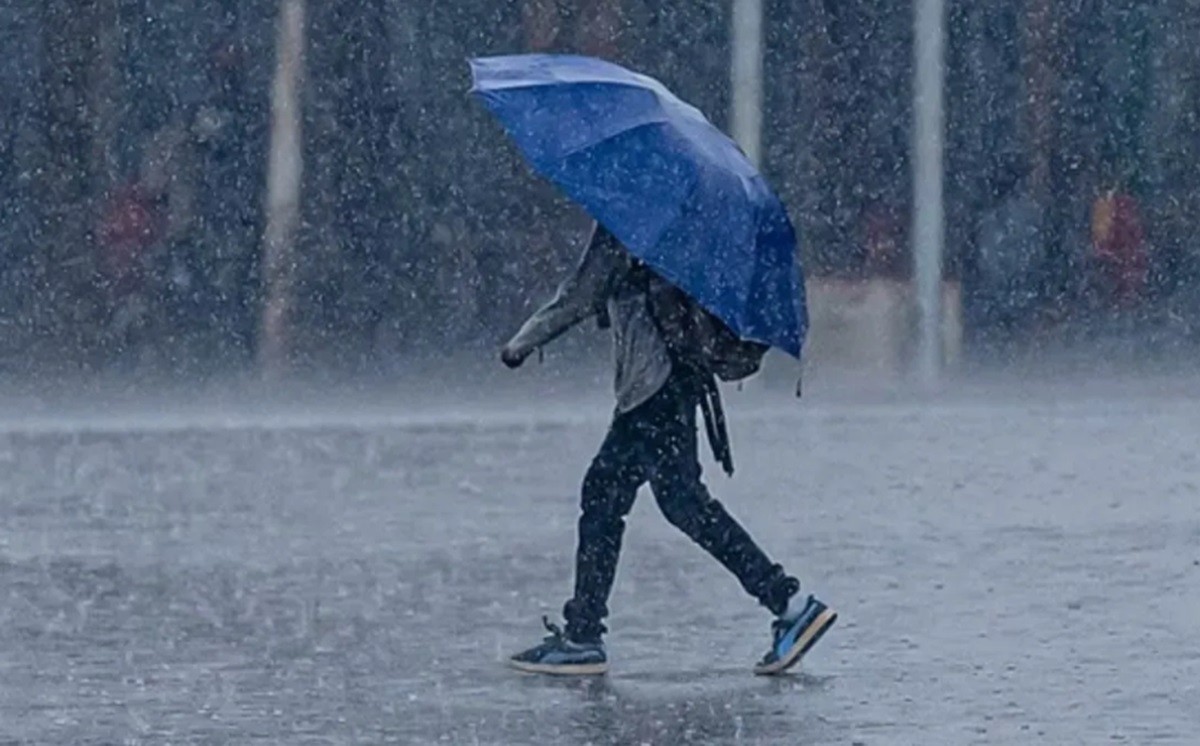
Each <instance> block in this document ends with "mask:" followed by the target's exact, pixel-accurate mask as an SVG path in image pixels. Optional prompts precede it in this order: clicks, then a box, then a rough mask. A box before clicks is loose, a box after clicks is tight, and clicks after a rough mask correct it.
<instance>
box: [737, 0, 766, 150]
mask: <svg viewBox="0 0 1200 746" xmlns="http://www.w3.org/2000/svg"><path fill="white" fill-rule="evenodd" d="M732 26H733V28H732V29H731V31H732V34H731V36H732V48H733V50H732V55H731V57H732V58H731V60H730V62H731V64H730V83H731V85H732V88H733V95H732V102H733V103H732V107H733V112H732V113H733V116H732V130H733V132H732V134H733V139H734V140H736V141H737V142H738V144H739V145H741V146H742V150H744V151H745V152H746V157H747V158H749V159H750V162H751V163H753V164H754V165H755V166H759V165H760V162H761V159H762V105H763V103H762V101H763V83H762V78H763V8H762V0H733V23H732Z"/></svg>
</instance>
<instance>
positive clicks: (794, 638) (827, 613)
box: [754, 596, 837, 676]
mask: <svg viewBox="0 0 1200 746" xmlns="http://www.w3.org/2000/svg"><path fill="white" fill-rule="evenodd" d="M836 621H837V612H836V611H834V610H833V609H830V608H829V607H828V606H826V605H825V604H823V603H821V602H820V601H818V600H817V598H816V596H809V597H808V603H807V604H806V605H805V606H804V611H802V612H800V615H799V616H797V617H796V618H795V619H791V620H787V619H782V618H781V619H776V620H775V621H774V622H773V623H772V624H771V632H772V635H773V640H772V642H771V649H770V650H769V651H768V652H767V654H766V655H765V656H763V659H762V660H761V661H759V663H758V665H756V666H755V667H754V673H756V674H758V675H760V676H769V675H771V674H779V673H783V672H784V671H786V670H788V669H789V668H791V667H792V666H794V665H796V664H797V663H799V662H800V658H802V657H803V656H804V654H805V653H807V652H808V651H809V649H811V648H812V646H813V645H816V644H817V640H820V639H821V635H824V634H825V632H826V631H827V630H828V629H829V628H830V627H832V626H833V623H834V622H836Z"/></svg>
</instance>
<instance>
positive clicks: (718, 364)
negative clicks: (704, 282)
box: [632, 264, 770, 383]
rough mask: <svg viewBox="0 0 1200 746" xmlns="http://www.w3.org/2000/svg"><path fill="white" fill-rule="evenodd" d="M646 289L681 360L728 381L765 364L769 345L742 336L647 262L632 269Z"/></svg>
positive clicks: (746, 375) (656, 316)
mask: <svg viewBox="0 0 1200 746" xmlns="http://www.w3.org/2000/svg"><path fill="white" fill-rule="evenodd" d="M632 272H633V273H635V281H636V282H638V283H639V284H641V286H642V287H643V288H644V289H645V292H646V302H647V305H648V310H649V312H650V316H651V318H652V319H653V320H654V323H655V325H656V326H657V327H658V331H659V333H660V334H661V335H662V337H663V341H664V342H666V345H667V348H668V349H669V350H670V351H671V355H672V356H673V357H674V358H675V359H676V360H678V361H680V362H684V363H687V364H690V365H693V366H695V367H697V368H699V369H700V370H702V371H705V372H709V373H712V374H713V375H715V376H716V377H717V378H719V379H721V380H722V381H725V382H726V383H733V382H736V381H741V380H743V379H746V378H749V377H750V376H752V375H754V374H755V373H757V372H758V371H759V369H760V368H761V367H762V360H763V356H765V355H766V354H767V350H769V349H770V346H769V345H765V344H762V343H760V342H751V341H748V340H745V339H742V338H741V337H739V336H738V335H737V333H735V332H734V331H733V330H732V329H730V328H729V325H728V324H726V323H725V322H724V321H722V320H721V319H720V318H718V317H717V316H716V315H715V314H713V313H711V312H710V311H709V310H708V309H706V308H704V307H703V306H701V305H700V304H699V303H697V302H696V301H695V300H693V299H692V297H691V296H689V295H688V294H687V293H685V292H683V291H682V290H680V289H679V288H677V287H675V286H674V285H672V284H671V283H669V282H667V281H666V280H664V279H662V278H661V277H659V276H658V274H657V273H655V272H653V271H652V270H650V269H649V268H647V267H646V266H645V265H642V264H639V265H636V266H635V267H634V269H633V270H632Z"/></svg>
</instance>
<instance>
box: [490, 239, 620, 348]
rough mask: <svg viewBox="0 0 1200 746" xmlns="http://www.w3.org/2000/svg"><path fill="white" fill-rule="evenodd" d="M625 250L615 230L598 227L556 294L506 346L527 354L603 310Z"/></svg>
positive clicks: (617, 274)
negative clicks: (617, 238) (612, 232)
mask: <svg viewBox="0 0 1200 746" xmlns="http://www.w3.org/2000/svg"><path fill="white" fill-rule="evenodd" d="M622 251H623V249H622V248H621V246H620V244H619V243H618V242H617V240H616V239H615V238H614V237H613V236H612V234H610V233H609V232H608V231H606V230H605V229H604V228H603V227H601V226H596V227H594V228H593V231H592V236H591V238H590V240H589V241H588V244H587V247H586V248H585V249H584V250H583V255H582V256H581V257H580V258H579V263H578V265H577V266H576V267H575V271H574V272H572V273H571V276H570V277H568V278H567V279H566V280H565V281H563V283H562V284H561V285H559V287H558V291H557V292H556V293H555V294H554V298H552V299H551V300H550V302H549V303H547V304H546V305H544V306H542V307H541V308H539V309H538V310H537V311H536V312H535V313H534V314H533V315H532V316H530V317H529V320H528V321H526V322H525V324H524V325H522V327H521V329H520V331H518V332H517V334H516V336H514V337H513V338H512V339H511V340H510V341H509V343H508V344H507V345H506V347H507V348H508V349H509V350H510V351H511V352H513V353H515V354H518V355H527V354H529V353H530V352H532V351H533V350H535V349H537V348H539V347H541V346H543V345H545V344H547V343H548V342H550V341H551V340H553V339H555V338H556V337H558V336H559V335H561V334H562V333H563V332H566V331H567V330H568V329H570V328H571V327H573V326H575V325H576V324H578V323H579V322H581V321H583V320H585V319H587V318H589V317H591V316H593V315H595V314H596V313H597V312H599V311H600V310H601V308H603V306H604V303H605V302H606V301H607V300H608V296H609V295H610V294H611V292H612V286H613V283H614V281H615V279H616V278H617V277H618V276H619V272H620V269H621V266H622V258H623V254H622Z"/></svg>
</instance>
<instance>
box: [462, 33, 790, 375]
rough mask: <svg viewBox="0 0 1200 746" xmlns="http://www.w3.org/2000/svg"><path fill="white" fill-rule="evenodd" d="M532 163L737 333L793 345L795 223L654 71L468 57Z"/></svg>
mask: <svg viewBox="0 0 1200 746" xmlns="http://www.w3.org/2000/svg"><path fill="white" fill-rule="evenodd" d="M470 64H471V72H472V76H473V79H474V86H473V88H472V93H474V94H475V95H476V96H478V97H479V98H480V99H482V101H483V102H484V104H485V105H486V106H487V107H488V109H489V110H490V111H491V112H492V113H493V114H494V115H495V116H496V117H497V118H498V119H499V120H500V122H501V124H502V125H503V126H504V128H505V130H506V131H507V132H508V134H509V136H510V137H512V139H513V140H514V141H515V142H516V144H517V146H518V147H519V148H520V149H521V151H522V153H523V154H524V155H525V157H526V159H527V160H528V161H529V163H530V164H531V165H532V166H533V168H534V169H535V170H536V171H538V172H539V173H541V174H542V175H543V176H545V177H546V178H548V179H550V180H551V181H552V182H554V183H555V184H556V185H557V186H558V187H559V188H560V189H562V190H563V191H564V192H565V193H566V194H567V195H568V196H569V197H571V198H572V199H573V200H575V201H576V202H577V203H579V204H580V205H581V206H582V207H583V208H584V209H586V210H587V211H588V212H589V213H591V215H592V217H594V218H595V219H596V220H598V221H599V222H600V223H602V224H603V225H604V226H605V227H606V228H607V229H608V230H609V231H611V232H612V234H613V235H614V236H616V237H617V238H618V239H619V240H620V241H621V243H623V244H624V245H625V246H626V248H628V249H629V250H630V251H631V252H632V253H633V254H634V255H635V256H637V257H638V258H640V259H642V260H643V261H645V262H646V263H647V264H649V265H650V266H651V267H652V268H654V269H655V270H656V271H657V272H659V273H660V274H661V275H662V276H663V277H664V278H666V279H667V280H669V281H670V282H671V283H673V284H675V285H676V286H677V287H679V288H680V289H681V290H683V291H684V292H686V293H688V294H689V295H690V296H691V297H692V298H694V299H695V300H696V301H697V302H698V303H700V304H701V305H703V306H704V307H705V308H707V309H708V310H709V311H711V312H712V313H713V314H715V315H716V316H718V317H719V318H721V320H723V321H724V322H725V323H726V324H728V325H729V327H730V328H731V329H733V331H734V332H736V333H737V334H738V335H740V336H741V337H742V338H743V339H746V340H752V341H755V342H761V343H764V344H768V345H771V346H773V347H777V348H779V349H781V350H783V351H785V352H787V353H789V354H791V355H793V356H795V357H797V358H798V357H799V356H800V350H801V347H802V346H803V343H804V336H805V333H806V331H807V328H808V313H807V307H806V302H805V297H804V283H803V273H802V269H801V266H800V263H799V257H798V255H797V250H796V234H795V230H794V228H793V227H792V223H791V221H790V220H789V219H788V215H787V211H786V209H785V208H784V206H783V203H782V202H781V201H780V200H779V198H778V197H777V196H776V195H775V194H774V193H773V192H772V191H771V189H770V187H768V186H767V183H766V181H765V180H764V179H763V177H762V175H761V174H759V172H758V171H757V170H756V169H755V168H754V166H753V165H752V164H751V163H750V162H749V160H747V158H746V156H745V154H744V153H742V151H741V149H740V148H738V146H737V144H736V143H734V142H733V140H731V139H730V138H728V137H727V136H726V135H725V134H723V133H722V132H721V131H720V130H718V129H717V128H716V127H714V126H713V125H712V123H711V122H709V121H708V120H707V119H706V118H705V117H704V115H703V114H702V113H700V111H699V110H698V109H696V108H695V107H693V106H691V105H690V104H687V103H685V102H683V101H681V100H680V99H679V98H677V97H676V96H675V95H674V94H672V93H671V92H670V91H669V90H667V88H666V87H665V86H663V85H662V84H661V83H659V82H658V81H656V80H654V79H653V78H650V77H647V76H645V75H641V74H639V73H635V72H632V71H630V70H627V69H625V68H623V67H621V66H619V65H615V64H612V63H610V62H605V61H603V60H598V59H594V58H591V57H581V56H575V55H546V54H535V55H511V56H503V57H487V58H480V59H473V60H471V61H470Z"/></svg>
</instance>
